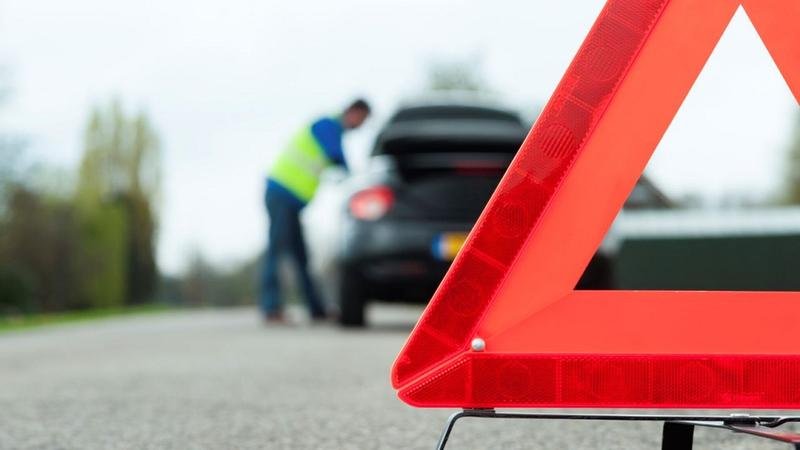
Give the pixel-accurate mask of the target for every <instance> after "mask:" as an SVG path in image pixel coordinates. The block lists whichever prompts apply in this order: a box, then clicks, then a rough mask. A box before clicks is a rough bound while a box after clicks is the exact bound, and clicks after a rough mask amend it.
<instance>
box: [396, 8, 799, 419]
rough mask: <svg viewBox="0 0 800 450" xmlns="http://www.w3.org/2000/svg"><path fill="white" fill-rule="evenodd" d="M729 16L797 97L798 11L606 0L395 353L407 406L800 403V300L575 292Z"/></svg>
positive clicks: (795, 296) (781, 295)
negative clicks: (753, 32)
mask: <svg viewBox="0 0 800 450" xmlns="http://www.w3.org/2000/svg"><path fill="white" fill-rule="evenodd" d="M740 6H742V7H743V8H744V10H745V12H746V13H747V15H748V16H749V18H750V20H751V22H752V23H753V25H754V26H755V27H756V29H757V31H758V33H759V35H760V36H761V39H762V40H763V41H764V44H765V45H766V47H767V48H768V50H769V52H770V54H771V55H772V58H773V59H774V60H775V62H776V63H777V65H778V67H779V68H780V70H781V73H782V75H783V77H784V78H785V80H786V81H787V83H788V84H789V88H790V89H791V91H792V93H793V94H794V96H795V99H800V1H797V0H744V1H741V0H609V1H608V3H607V4H606V6H605V8H604V9H603V11H602V12H601V13H600V16H599V18H598V19H597V21H596V22H595V24H594V26H593V27H592V29H591V31H590V32H589V35H588V36H587V38H586V40H585V41H584V43H583V45H582V47H581V48H580V50H579V51H578V54H577V55H576V56H575V59H574V60H573V62H572V64H571V65H570V67H569V68H568V69H567V72H566V74H565V75H564V77H563V79H562V80H561V83H560V84H559V85H558V88H557V89H556V91H555V93H554V94H553V96H552V98H551V99H550V102H549V103H548V104H547V106H546V108H545V109H544V111H543V112H542V114H541V116H540V118H539V120H538V121H537V122H536V124H535V125H534V127H533V129H532V131H531V133H530V134H529V135H528V137H527V139H526V140H525V142H524V143H523V145H522V148H521V149H520V150H519V152H518V154H517V156H516V158H515V159H514V161H513V162H512V164H511V166H510V167H509V169H508V171H507V172H506V174H505V176H504V178H503V180H502V181H501V182H500V185H499V186H498V188H497V190H496V191H495V193H494V195H493V196H492V198H491V200H490V201H489V204H488V205H487V207H486V208H485V210H484V212H483V214H482V215H481V217H480V219H479V220H478V223H477V224H476V226H475V227H474V229H473V231H472V234H471V235H470V237H469V239H468V240H467V242H466V244H465V246H464V248H463V249H462V251H461V252H460V253H459V256H458V258H457V259H456V261H455V262H454V263H453V266H452V267H451V269H450V271H449V272H448V274H447V275H446V277H445V278H444V280H443V281H442V283H441V285H440V286H439V289H438V290H437V292H436V293H435V294H434V297H433V299H432V300H431V302H430V304H429V305H428V307H427V309H426V310H425V312H424V313H423V315H422V317H421V319H420V321H419V323H418V324H417V326H416V327H415V328H414V331H413V332H412V334H411V336H410V338H409V340H408V342H407V343H406V345H405V347H404V348H403V350H402V351H401V353H400V355H399V357H398V358H397V361H396V362H395V365H394V367H393V369H392V383H393V385H394V387H395V388H396V389H398V391H399V396H400V398H401V399H403V400H404V401H405V402H407V403H410V404H412V405H415V406H447V407H464V408H467V407H472V408H478V407H653V408H673V407H674V408H678V407H681V408H745V407H747V408H797V407H800V334H798V333H797V324H798V323H800V293H794V292H791V293H790V292H689V291H681V292H660V291H603V292H599V291H595V292H593V291H575V290H574V287H575V285H576V283H577V281H578V279H579V277H580V275H581V273H582V272H583V270H584V268H585V267H586V266H587V264H588V262H589V260H590V259H591V257H592V255H593V254H594V252H595V251H596V250H597V248H598V246H599V244H600V242H601V240H602V239H603V237H604V235H605V234H606V232H607V230H608V228H609V227H610V225H611V222H612V221H613V219H614V217H615V216H616V214H617V212H618V211H619V210H620V209H621V207H622V205H623V203H624V201H625V199H626V198H627V196H628V195H629V193H630V192H631V190H632V189H633V187H634V185H635V183H636V180H637V179H638V178H639V176H640V175H641V173H642V171H643V170H644V167H645V165H646V164H647V161H648V159H649V158H650V156H651V154H652V152H653V151H654V149H655V148H656V146H657V144H658V142H659V140H660V139H661V136H662V135H663V134H664V132H665V130H666V129H667V127H668V126H669V124H670V121H671V120H672V118H673V117H674V115H675V113H676V112H677V110H678V109H679V107H680V105H681V102H682V101H683V99H684V98H685V97H686V95H687V93H688V92H689V90H690V88H691V87H692V84H693V83H694V81H695V79H696V78H697V76H698V75H699V73H700V71H701V70H702V68H703V66H704V64H705V62H706V60H707V59H708V57H709V55H710V54H711V52H712V51H713V49H714V47H715V45H716V44H717V42H718V41H719V39H720V37H721V35H722V33H723V32H724V30H725V29H726V28H727V26H728V23H729V22H730V20H731V18H732V17H733V15H734V13H735V12H736V10H737V9H738V8H739V7H740ZM473 344H474V345H473Z"/></svg>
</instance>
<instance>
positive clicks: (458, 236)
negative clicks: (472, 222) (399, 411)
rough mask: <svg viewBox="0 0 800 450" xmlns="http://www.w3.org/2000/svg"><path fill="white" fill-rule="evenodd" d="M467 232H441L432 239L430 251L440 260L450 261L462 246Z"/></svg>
mask: <svg viewBox="0 0 800 450" xmlns="http://www.w3.org/2000/svg"><path fill="white" fill-rule="evenodd" d="M466 240H467V233H460V232H459V233H441V234H439V235H438V236H436V237H435V238H434V239H433V245H432V246H431V251H432V252H433V256H434V258H436V259H438V260H440V261H452V260H453V259H455V257H456V255H457V254H458V251H459V250H461V247H463V246H464V241H466Z"/></svg>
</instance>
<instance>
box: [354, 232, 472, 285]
mask: <svg viewBox="0 0 800 450" xmlns="http://www.w3.org/2000/svg"><path fill="white" fill-rule="evenodd" d="M350 225H351V226H349V227H347V236H346V238H345V240H344V248H343V249H342V253H341V262H342V263H343V265H344V267H347V268H348V270H355V271H357V272H358V273H359V275H360V276H361V277H362V279H363V280H364V281H365V282H366V283H367V284H368V286H369V287H370V289H371V290H373V291H375V292H373V295H374V296H375V297H377V298H380V299H384V300H399V299H403V300H422V301H426V300H427V299H428V298H429V297H430V295H431V294H432V293H433V291H434V290H435V289H436V286H438V284H439V282H440V281H441V279H442V277H443V276H444V274H445V273H446V272H447V269H448V267H449V266H450V264H451V261H449V260H443V259H441V258H439V257H437V256H436V254H435V253H436V252H435V251H434V243H435V242H436V240H437V239H438V238H439V236H441V235H442V234H443V233H466V232H468V231H469V229H470V227H471V224H464V223H452V222H439V223H437V222H415V221H376V222H362V221H353V222H352V223H351V224H350Z"/></svg>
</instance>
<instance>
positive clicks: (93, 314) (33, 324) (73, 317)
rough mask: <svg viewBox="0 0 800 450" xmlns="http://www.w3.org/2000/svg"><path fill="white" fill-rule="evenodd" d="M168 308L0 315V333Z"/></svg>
mask: <svg viewBox="0 0 800 450" xmlns="http://www.w3.org/2000/svg"><path fill="white" fill-rule="evenodd" d="M169 309H170V307H169V306H167V305H163V304H149V305H137V306H126V307H123V308H102V309H87V310H84V311H68V312H63V313H52V314H33V315H29V316H13V317H0V334H2V333H5V332H9V331H15V330H24V329H29V328H38V327H43V326H47V325H58V324H64V323H74V322H88V321H93V320H101V319H106V318H109V317H119V316H131V315H140V314H155V313H159V312H163V311H167V310H169Z"/></svg>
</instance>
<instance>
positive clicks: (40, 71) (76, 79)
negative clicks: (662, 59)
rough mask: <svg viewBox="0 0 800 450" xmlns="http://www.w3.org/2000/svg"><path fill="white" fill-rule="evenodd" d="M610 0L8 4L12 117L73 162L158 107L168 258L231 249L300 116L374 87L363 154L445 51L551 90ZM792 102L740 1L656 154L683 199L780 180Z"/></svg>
mask: <svg viewBox="0 0 800 450" xmlns="http://www.w3.org/2000/svg"><path fill="white" fill-rule="evenodd" d="M602 5H603V1H601V0H582V1H579V0H575V1H544V0H536V1H531V0H526V1H507V2H503V1H495V2H478V1H467V0H460V1H458V0H405V1H400V0H339V1H337V2H324V1H318V0H315V1H309V0H292V1H285V0H283V1H274V0H227V1H225V2H221V1H218V0H215V1H204V0H192V1H189V0H161V1H148V0H139V1H130V0H125V1H122V0H71V1H69V2H65V1H63V0H0V62H3V63H5V64H8V65H9V66H10V67H11V69H12V70H13V81H14V85H15V91H16V93H15V97H14V98H13V102H12V104H11V105H9V107H8V108H6V109H5V110H4V111H3V112H2V117H1V118H2V125H3V126H6V127H13V128H14V129H15V130H17V131H20V132H24V133H25V134H27V135H29V136H30V137H31V138H32V146H31V148H30V149H29V150H30V154H31V156H32V157H35V158H36V159H39V160H42V161H46V162H48V163H50V164H53V165H57V166H60V167H64V168H68V169H69V168H74V167H76V166H77V164H78V162H79V159H80V152H81V133H82V128H83V126H84V122H85V120H86V118H87V114H88V111H89V108H90V107H91V105H92V104H94V103H97V102H105V101H107V100H109V99H110V98H112V97H113V96H115V95H116V96H119V97H120V98H122V99H123V100H124V101H125V103H126V104H127V105H128V107H129V108H131V109H135V108H142V109H144V110H146V111H147V112H148V113H149V114H150V116H151V118H152V120H153V122H154V123H155V125H156V127H157V129H158V132H159V134H160V136H161V138H162V142H163V155H164V156H163V166H164V192H163V201H162V205H161V208H162V209H161V230H160V237H159V249H158V258H159V262H160V265H161V267H162V269H164V270H165V271H167V272H176V271H178V270H180V269H181V267H182V266H183V263H184V261H185V259H186V256H187V255H188V254H189V252H190V251H191V250H192V249H195V248H197V249H200V250H202V251H203V252H204V253H205V254H206V255H208V256H209V257H210V258H212V259H213V260H215V261H217V262H220V263H225V262H233V261H238V260H242V259H244V258H248V257H251V256H253V255H254V254H255V253H256V252H257V251H258V250H259V249H260V247H261V246H262V245H263V242H264V226H265V220H264V214H263V208H262V204H261V197H262V188H263V181H264V174H265V171H266V169H267V167H268V165H269V162H270V161H271V159H272V158H273V157H274V155H275V152H276V151H277V150H279V149H280V148H281V146H282V145H283V142H284V141H285V140H286V138H287V137H288V136H289V135H290V134H291V133H292V132H293V131H294V130H295V129H296V128H297V126H299V125H300V124H302V123H303V122H304V121H306V120H308V119H310V118H313V117H314V116H315V115H317V114H320V113H325V112H328V111H333V110H335V109H338V108H339V107H340V106H341V105H342V104H343V103H345V102H346V101H347V100H348V99H349V98H350V97H351V96H353V95H364V96H366V97H368V98H370V99H371V100H372V101H373V103H374V105H375V107H376V110H377V113H378V114H377V116H378V118H377V119H376V120H374V121H373V122H372V123H371V124H370V126H369V127H367V129H366V130H364V131H363V132H360V134H359V135H356V136H352V137H351V138H349V139H348V142H347V144H349V148H348V153H349V155H350V156H351V157H352V158H354V159H355V158H358V156H359V155H363V150H364V149H365V148H366V145H367V144H368V142H369V139H370V137H371V135H372V134H373V133H374V130H375V128H376V127H377V126H378V125H379V122H380V117H385V116H386V115H387V114H389V113H390V112H391V109H392V107H393V105H394V104H395V103H396V102H397V101H398V100H399V99H401V98H402V97H403V96H407V95H409V94H413V93H414V92H416V91H417V90H418V89H419V87H420V86H421V85H422V83H423V79H424V74H425V68H426V67H427V66H428V65H429V64H430V63H431V62H432V61H437V60H442V59H444V60H448V59H455V60H459V59H468V60H477V61H479V62H480V64H481V66H482V68H483V74H484V77H485V78H486V79H487V81H488V82H489V83H490V84H491V86H492V87H494V88H495V89H496V90H497V91H498V92H499V93H501V94H502V95H503V96H504V97H505V98H506V99H507V100H508V101H510V102H512V103H513V104H514V105H515V106H518V107H521V108H523V109H526V110H529V111H530V110H534V109H535V108H536V107H537V106H539V105H541V104H542V103H544V102H545V101H546V100H547V98H548V97H549V95H550V93H551V92H552V90H553V89H554V87H555V85H556V84H557V82H558V80H559V78H560V77H561V75H562V73H563V71H564V69H565V68H566V67H567V65H568V64H569V61H570V60H571V59H572V56H573V55H574V53H575V51H576V50H577V48H578V46H579V45H580V43H581V41H582V39H583V37H584V36H585V34H586V32H587V31H588V29H589V27H590V25H591V23H592V22H593V21H594V19H595V17H596V15H597V13H598V11H599V10H600V9H601V7H602ZM796 110H797V104H796V102H795V101H794V99H793V98H792V96H791V94H790V92H789V89H788V88H787V86H786V84H785V83H784V82H783V80H782V79H781V77H780V74H779V73H778V72H777V69H776V68H775V65H774V63H773V62H772V60H771V59H770V58H769V55H768V54H767V52H766V49H765V48H764V47H763V44H762V43H761V41H760V40H759V39H758V36H757V35H756V33H755V31H754V30H753V29H752V26H751V25H750V22H749V20H748V19H747V17H746V15H745V14H744V13H743V12H742V11H740V12H739V13H737V16H736V17H735V18H734V21H733V23H732V25H731V26H730V27H729V29H728V31H727V32H726V34H725V36H723V38H722V41H721V42H720V44H719V46H718V48H717V50H716V51H715V53H714V55H712V58H711V60H710V61H709V64H708V65H707V67H706V69H705V71H704V72H703V74H701V76H700V79H699V80H698V82H697V84H696V85H695V87H694V89H693V91H692V92H691V93H690V95H689V97H688V99H687V101H686V102H685V104H684V107H683V108H682V110H681V111H680V112H679V113H678V116H677V117H676V119H675V121H674V122H673V124H672V126H671V127H670V129H669V130H668V132H667V134H666V136H665V138H664V140H663V141H662V143H661V145H660V147H659V149H658V150H657V152H656V154H655V156H654V158H653V160H652V161H651V164H650V168H649V172H650V174H651V176H652V178H653V179H654V180H655V181H656V182H657V183H658V184H659V185H661V186H662V187H663V189H664V190H665V191H666V192H667V193H668V194H670V195H673V196H684V195H687V194H690V193H697V194H699V195H701V196H703V197H704V198H706V199H709V200H710V201H712V202H718V201H719V199H720V198H722V197H723V196H725V195H726V194H727V193H731V192H733V193H737V194H742V193H743V194H746V195H748V196H755V197H758V196H767V195H770V194H771V193H774V192H775V191H776V190H777V189H778V188H779V183H780V178H779V176H780V174H781V163H782V158H783V157H784V154H785V149H786V145H787V142H788V139H789V134H790V130H791V125H792V122H793V120H794V116H793V114H794V113H796Z"/></svg>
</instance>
